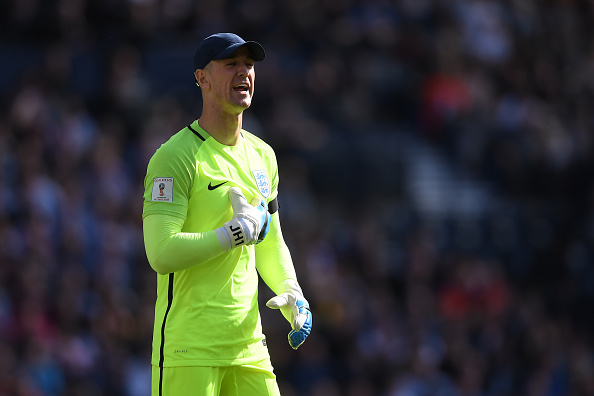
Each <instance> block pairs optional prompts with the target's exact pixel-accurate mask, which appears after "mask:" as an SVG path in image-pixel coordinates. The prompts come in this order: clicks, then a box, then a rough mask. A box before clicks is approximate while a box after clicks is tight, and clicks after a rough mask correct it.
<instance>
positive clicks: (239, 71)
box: [237, 61, 250, 76]
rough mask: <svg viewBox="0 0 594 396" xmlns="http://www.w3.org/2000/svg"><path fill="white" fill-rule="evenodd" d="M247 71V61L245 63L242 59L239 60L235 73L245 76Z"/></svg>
mask: <svg viewBox="0 0 594 396" xmlns="http://www.w3.org/2000/svg"><path fill="white" fill-rule="evenodd" d="M249 71H250V69H249V67H248V65H247V63H245V62H244V61H241V62H239V64H238V66H237V74H239V75H240V76H245V75H247V74H248V73H249Z"/></svg>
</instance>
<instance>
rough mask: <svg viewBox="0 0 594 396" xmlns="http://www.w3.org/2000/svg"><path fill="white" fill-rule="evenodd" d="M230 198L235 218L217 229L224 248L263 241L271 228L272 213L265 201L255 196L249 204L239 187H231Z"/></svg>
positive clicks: (226, 249)
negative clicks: (269, 211)
mask: <svg viewBox="0 0 594 396" xmlns="http://www.w3.org/2000/svg"><path fill="white" fill-rule="evenodd" d="M229 200H230V201H231V207H232V208H233V218H232V219H231V220H229V221H228V222H226V223H225V224H223V226H222V227H221V228H217V229H216V230H215V233H216V235H217V238H218V240H219V243H220V244H221V247H222V248H223V250H224V251H228V250H231V249H233V248H236V247H239V246H243V245H252V244H254V243H260V242H262V240H263V239H264V238H265V237H266V234H268V230H269V229H270V213H268V208H267V207H266V204H265V203H264V201H262V200H260V199H258V198H254V199H253V200H252V204H249V203H248V202H247V199H246V198H245V196H244V195H243V193H242V192H241V189H240V188H238V187H231V188H230V189H229ZM254 204H255V205H256V206H254Z"/></svg>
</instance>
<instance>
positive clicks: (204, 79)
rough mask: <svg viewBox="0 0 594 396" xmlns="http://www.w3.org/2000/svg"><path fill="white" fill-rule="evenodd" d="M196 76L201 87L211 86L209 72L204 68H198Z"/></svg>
mask: <svg viewBox="0 0 594 396" xmlns="http://www.w3.org/2000/svg"><path fill="white" fill-rule="evenodd" d="M194 77H195V78H196V84H197V85H198V86H199V87H200V88H207V87H209V86H210V81H209V80H208V76H207V73H206V72H205V71H204V69H197V70H196V71H195V72H194Z"/></svg>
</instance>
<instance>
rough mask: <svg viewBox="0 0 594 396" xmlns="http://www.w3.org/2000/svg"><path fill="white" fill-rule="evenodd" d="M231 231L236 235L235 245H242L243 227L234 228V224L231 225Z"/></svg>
mask: <svg viewBox="0 0 594 396" xmlns="http://www.w3.org/2000/svg"><path fill="white" fill-rule="evenodd" d="M229 229H230V230H231V233H232V234H233V235H234V236H235V246H237V245H241V244H242V243H243V232H241V227H235V228H233V226H232V225H230V226H229Z"/></svg>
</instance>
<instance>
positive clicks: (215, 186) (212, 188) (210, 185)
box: [208, 181, 227, 191]
mask: <svg viewBox="0 0 594 396" xmlns="http://www.w3.org/2000/svg"><path fill="white" fill-rule="evenodd" d="M225 183H227V182H226V181H224V182H222V183H221V184H217V185H214V186H213V185H212V184H211V183H208V189H209V190H210V191H212V190H214V189H215V188H218V187H221V186H222V185H223V184H225Z"/></svg>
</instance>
